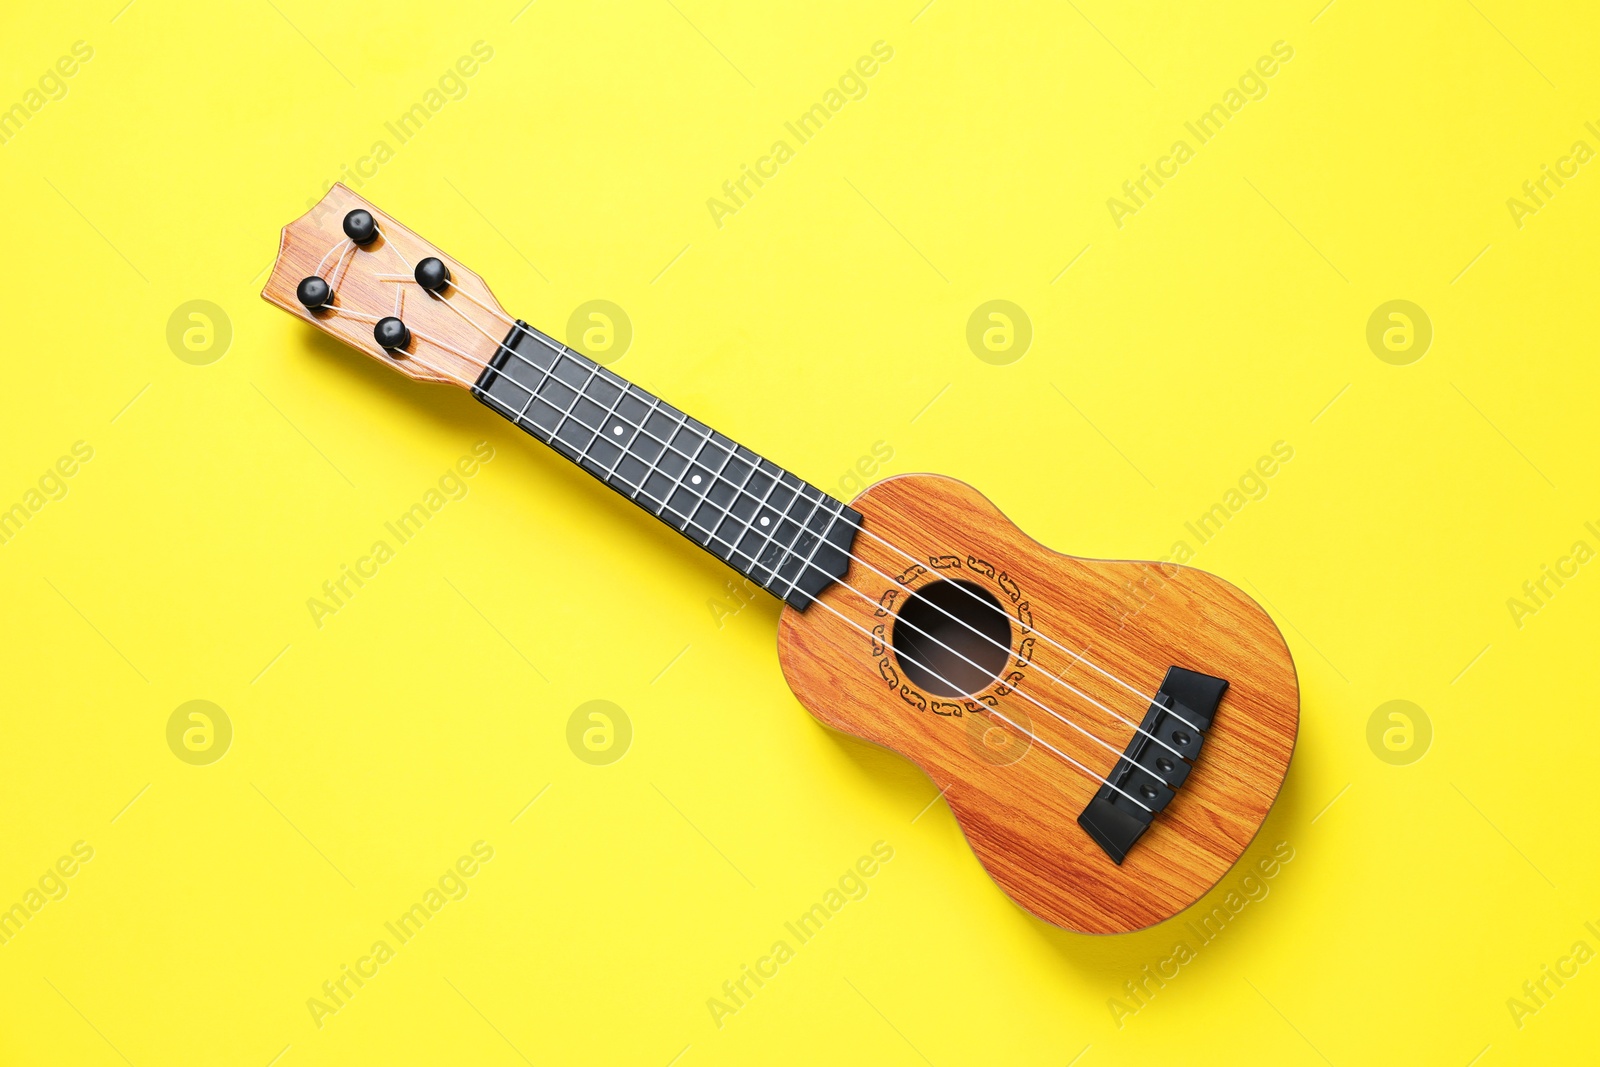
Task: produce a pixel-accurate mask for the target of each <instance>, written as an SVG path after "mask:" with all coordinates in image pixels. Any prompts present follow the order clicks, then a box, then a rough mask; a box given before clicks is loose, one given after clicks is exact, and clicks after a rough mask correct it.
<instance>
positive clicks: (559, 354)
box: [500, 330, 845, 600]
mask: <svg viewBox="0 0 1600 1067" xmlns="http://www.w3.org/2000/svg"><path fill="white" fill-rule="evenodd" d="M528 335H531V336H532V337H533V339H534V340H535V341H537V342H538V343H539V344H542V345H543V346H544V347H545V348H547V349H549V350H550V351H551V352H552V353H553V354H554V356H555V359H554V360H552V361H551V364H550V367H549V369H547V370H545V371H544V373H543V376H542V377H541V378H540V380H539V382H538V384H537V385H536V386H535V390H537V389H538V388H542V387H543V386H544V384H545V382H547V381H549V380H550V378H551V377H553V376H554V375H555V373H556V370H557V368H558V367H559V366H560V363H561V360H563V359H565V358H569V357H570V358H571V359H572V360H574V361H575V362H577V363H578V364H579V366H582V364H583V363H589V365H590V368H591V369H590V372H589V378H588V380H586V381H585V382H584V385H583V388H584V390H587V389H588V387H589V385H590V383H591V382H593V380H594V377H595V375H596V374H597V373H599V372H600V371H601V370H602V368H601V367H600V365H599V364H598V363H594V362H592V361H590V360H587V359H584V358H583V357H580V356H579V355H578V354H577V353H576V352H572V351H571V350H569V349H568V348H567V347H566V346H564V345H559V344H556V343H555V342H553V341H552V340H550V339H549V338H547V337H545V336H544V335H543V334H542V333H539V332H538V331H536V330H529V331H525V332H524V336H528ZM500 373H501V374H502V376H505V377H509V376H508V375H505V374H504V372H503V371H502V372H500ZM609 376H610V377H613V378H616V379H617V382H620V383H622V384H623V385H625V386H629V387H631V385H632V383H629V382H626V381H625V380H624V379H621V378H617V376H616V375H614V374H612V375H609ZM511 381H512V384H513V385H516V386H518V387H520V388H526V387H525V386H523V385H522V383H520V382H518V381H517V380H516V379H514V378H513V379H511ZM647 395H650V397H651V400H652V402H653V406H652V408H651V410H650V411H649V412H647V413H646V414H645V416H644V417H643V418H642V419H641V420H640V422H639V424H638V426H637V428H636V429H635V431H634V438H633V439H634V440H635V441H636V440H637V439H638V436H639V434H641V433H644V432H645V422H646V421H647V420H648V419H649V417H650V415H652V414H654V413H655V412H656V411H658V410H670V411H673V412H675V413H676V414H677V416H678V420H677V426H676V427H675V428H674V429H673V430H672V431H671V432H670V433H668V434H667V440H666V441H661V442H660V443H661V451H660V452H659V453H658V454H657V456H656V459H655V460H653V461H652V462H651V463H650V464H649V465H648V466H647V469H646V471H645V474H644V475H643V476H642V477H641V478H640V480H639V484H638V485H636V486H633V487H632V489H633V492H632V493H630V494H629V498H630V499H633V500H637V499H638V496H639V494H640V493H641V492H643V491H644V486H645V483H646V482H648V481H649V479H650V475H651V474H659V473H661V471H660V461H661V459H662V457H664V456H665V455H666V454H667V453H668V452H669V451H672V452H677V454H678V455H680V456H682V455H683V453H682V452H681V451H679V450H678V449H677V448H676V447H675V446H674V445H673V444H672V440H673V439H674V438H675V437H676V436H677V432H678V431H679V430H684V429H687V430H690V431H692V432H693V433H694V435H695V436H696V437H698V438H699V439H700V443H699V445H698V446H697V447H696V448H695V450H694V455H693V456H692V457H688V458H687V462H686V463H685V465H684V468H683V471H682V472H681V473H680V474H679V475H678V477H677V478H676V479H675V480H674V481H673V483H672V484H671V485H670V486H669V487H668V489H667V491H666V493H665V494H664V499H663V500H662V501H661V502H660V504H659V506H658V507H657V508H656V510H655V512H654V514H655V516H656V517H657V518H661V519H662V520H663V521H668V520H666V519H665V518H664V514H665V512H666V509H667V507H668V504H669V503H670V502H671V499H672V497H673V495H674V494H675V493H676V492H677V491H678V490H679V489H681V488H683V481H684V479H685V478H686V477H687V476H688V474H689V472H690V470H691V469H692V468H693V467H694V466H695V464H697V463H698V462H699V460H700V455H701V453H702V452H704V451H705V446H706V445H708V444H710V443H711V441H712V437H711V436H710V435H711V434H712V433H713V432H714V431H712V430H711V429H710V427H707V428H706V434H705V435H702V434H701V433H700V431H698V430H695V429H694V427H693V426H692V425H691V424H690V421H689V417H688V416H687V415H685V414H684V413H683V412H681V411H677V409H676V408H672V407H671V406H670V405H667V406H666V407H665V408H663V407H662V406H661V398H660V397H657V396H655V395H653V394H647ZM582 396H583V394H582V393H581V392H580V393H579V397H582ZM535 398H536V393H530V394H529V399H528V403H527V404H525V405H524V406H523V407H524V411H526V409H527V408H528V407H529V406H531V405H532V403H533V400H534V399H535ZM619 401H620V397H619ZM546 403H548V401H546ZM576 407H577V399H576V398H575V399H574V400H573V403H572V404H570V405H568V407H567V410H566V411H565V412H563V413H562V417H561V421H560V422H558V423H557V424H556V431H555V432H553V433H552V434H551V435H550V440H551V441H552V442H554V441H555V439H556V438H555V433H558V432H560V430H561V428H562V426H563V425H564V424H565V422H566V420H567V419H568V418H570V417H572V412H573V410H575V408H576ZM613 410H615V408H613ZM520 417H521V416H520V415H519V419H520ZM650 436H651V437H654V436H655V435H654V434H651V435H650ZM657 440H659V439H657ZM591 443H592V442H591ZM730 443H732V444H733V445H734V449H735V450H736V449H737V448H738V447H739V445H738V444H737V443H736V442H730ZM718 447H721V446H720V445H719V446H718ZM630 448H631V444H630ZM585 451H587V449H586V450H585ZM752 455H754V453H752ZM732 456H733V451H729V452H728V455H727V457H725V458H724V459H723V463H722V468H723V469H726V467H727V464H728V460H729V459H731V458H732ZM622 458H623V457H622V456H619V457H618V459H617V463H616V464H613V466H612V469H613V471H615V469H616V466H617V465H618V464H620V462H621V460H622ZM757 458H758V461H759V457H757ZM773 466H774V467H777V464H773ZM777 469H778V472H779V474H778V477H777V478H776V479H774V481H773V484H772V485H771V486H770V487H769V488H768V490H767V494H766V496H765V497H763V498H762V506H765V504H766V502H767V501H768V500H770V499H771V497H772V493H773V492H774V491H775V490H776V489H777V487H778V484H779V483H780V482H782V481H783V478H784V476H788V477H790V478H793V479H794V481H795V482H796V483H797V484H796V485H795V486H793V487H792V488H793V489H794V490H795V495H796V496H797V497H798V498H799V499H802V500H803V499H806V491H807V490H811V491H813V492H815V493H816V494H817V499H816V501H815V502H814V503H813V504H812V507H811V511H810V512H808V513H807V515H806V517H805V520H804V521H803V522H802V523H800V524H799V526H798V529H797V531H796V536H795V542H794V543H795V544H798V543H799V539H800V538H801V537H804V536H805V534H806V533H807V532H808V530H807V527H809V526H810V524H811V520H812V519H814V518H816V516H817V513H818V512H819V510H821V508H822V506H823V504H824V503H825V502H826V501H827V500H828V499H830V498H829V496H828V494H827V493H824V492H823V491H822V490H821V489H818V488H817V487H816V486H814V485H812V484H811V483H809V482H807V481H805V480H804V479H802V478H800V477H799V476H797V475H795V474H794V473H792V472H790V471H787V470H784V469H783V468H782V467H777ZM753 473H754V472H753V471H752V474H753ZM719 474H720V471H719ZM746 482H747V484H748V479H746ZM623 484H624V485H627V480H626V479H623ZM785 487H786V488H791V487H789V486H787V485H786V486H785ZM709 490H710V487H709V486H708V487H707V493H708V494H709ZM737 499H738V496H737V495H736V496H735V497H734V500H735V501H736V500H737ZM702 502H704V503H711V504H712V506H713V508H716V507H717V505H716V503H715V502H714V501H712V500H711V499H710V497H709V495H707V496H706V497H705V499H704V500H703V501H702ZM791 503H792V501H791ZM835 503H837V504H838V505H839V510H838V511H837V512H836V513H835V514H834V515H833V516H832V518H830V519H829V520H828V522H827V524H826V526H825V527H824V529H823V532H822V533H820V534H817V535H816V537H817V541H816V543H815V544H814V545H812V546H811V551H810V552H809V553H808V554H807V556H806V558H805V560H804V562H803V563H802V564H801V567H800V569H799V570H797V571H796V572H795V576H794V577H793V578H791V579H790V580H789V588H788V590H787V592H785V593H784V594H783V596H782V597H781V598H780V599H784V600H787V599H788V597H789V596H791V595H793V593H794V590H795V589H796V588H797V587H798V586H799V583H800V578H801V577H802V576H803V575H804V574H805V572H806V571H807V570H809V569H810V567H811V566H812V564H813V561H814V560H815V558H816V554H817V552H818V551H820V550H821V548H822V543H823V542H824V541H825V540H826V538H827V534H829V533H831V532H832V531H833V527H834V524H835V523H837V522H838V520H839V519H840V518H842V517H843V515H844V507H845V505H844V503H843V501H835ZM674 510H676V509H674ZM696 510H697V509H696ZM719 510H721V513H722V518H728V517H730V516H731V517H733V518H737V517H738V516H736V515H733V512H732V510H731V506H730V508H729V509H719ZM784 511H785V516H786V515H787V512H788V508H787V506H786V507H785V509H784ZM759 514H760V512H759V509H758V510H757V515H759ZM692 521H693V520H692V518H691V517H684V519H683V525H682V526H680V527H678V528H677V529H678V531H679V532H680V533H685V532H687V530H688V528H689V525H690V523H691V522H692ZM782 523H783V519H782V518H781V517H780V518H778V519H775V520H774V524H773V529H772V533H770V534H767V535H765V536H766V544H765V545H763V546H762V548H761V551H765V550H766V548H767V547H768V546H771V545H777V546H778V548H779V551H780V553H781V555H780V558H779V559H778V561H777V562H776V563H775V564H774V566H773V569H772V574H771V575H770V576H769V577H768V579H767V581H766V582H764V583H763V584H762V587H763V588H765V589H767V591H768V592H772V588H771V585H772V582H774V581H775V580H776V579H777V578H778V576H779V571H781V570H782V568H783V565H784V563H786V562H788V558H789V557H790V556H797V553H796V552H795V550H794V548H793V546H792V545H790V546H785V545H783V544H781V543H780V542H779V541H778V540H777V534H778V532H779V530H780V529H781V527H782ZM720 524H721V519H719V520H718V523H717V525H720ZM668 525H671V523H670V522H668ZM748 530H749V524H748V523H747V524H746V532H748ZM707 536H708V538H709V539H710V540H711V541H723V542H724V543H726V539H725V538H722V537H719V536H718V535H717V533H716V530H715V527H713V528H712V529H710V530H708V531H707ZM728 547H729V552H730V557H731V556H732V555H734V554H737V551H738V545H737V543H734V544H730V545H729V546H728ZM759 559H760V553H759V552H758V553H757V554H756V555H755V556H754V557H752V564H753V563H754V561H755V560H759ZM726 561H731V560H726Z"/></svg>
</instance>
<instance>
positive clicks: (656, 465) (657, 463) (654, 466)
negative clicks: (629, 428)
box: [628, 398, 684, 515]
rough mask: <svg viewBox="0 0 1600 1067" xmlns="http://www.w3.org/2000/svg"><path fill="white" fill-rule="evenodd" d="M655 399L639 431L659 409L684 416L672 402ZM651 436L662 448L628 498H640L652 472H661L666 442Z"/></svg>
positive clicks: (636, 437) (640, 431)
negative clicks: (662, 402) (667, 402)
mask: <svg viewBox="0 0 1600 1067" xmlns="http://www.w3.org/2000/svg"><path fill="white" fill-rule="evenodd" d="M653 399H655V400H656V406H655V407H654V408H653V409H651V411H650V414H649V415H646V416H645V417H644V418H643V419H640V420H639V433H644V432H645V426H646V425H648V424H649V422H650V415H654V414H655V413H656V412H657V411H659V412H661V413H663V414H665V413H666V412H669V411H676V412H677V414H678V417H679V418H680V419H681V418H683V417H684V415H683V412H681V411H678V409H677V408H675V407H673V406H672V405H671V404H667V405H664V406H663V405H662V404H661V401H660V399H659V398H653ZM669 417H670V416H669ZM672 433H677V430H673V431H672ZM668 436H669V437H670V436H671V434H668ZM650 438H651V440H653V441H655V442H656V443H657V444H660V445H661V450H660V451H659V452H657V453H656V458H655V459H653V460H651V461H650V462H649V463H646V464H645V470H644V477H642V478H640V479H639V484H638V485H636V486H634V489H633V492H632V493H629V494H628V499H629V500H634V501H637V500H638V499H639V493H640V491H641V490H643V489H644V484H645V482H648V481H649V480H650V476H651V475H652V474H660V473H661V457H662V456H665V455H666V454H667V446H666V445H665V444H663V443H662V442H661V439H660V438H658V437H656V435H655V434H650ZM638 439H639V438H638V434H635V435H634V440H635V441H637V440H638ZM657 514H658V515H659V514H660V512H657Z"/></svg>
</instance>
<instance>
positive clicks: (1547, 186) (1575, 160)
mask: <svg viewBox="0 0 1600 1067" xmlns="http://www.w3.org/2000/svg"><path fill="white" fill-rule="evenodd" d="M1583 126H1584V128H1585V129H1586V130H1588V131H1589V132H1590V133H1591V134H1592V135H1593V136H1594V137H1596V138H1600V127H1597V126H1596V125H1595V124H1594V123H1593V122H1585V123H1584V124H1583ZM1594 156H1595V152H1594V149H1593V148H1592V147H1591V146H1590V145H1589V142H1587V141H1574V142H1572V147H1571V148H1570V149H1569V150H1568V151H1567V154H1566V155H1564V156H1561V157H1559V158H1558V159H1557V160H1556V163H1555V166H1554V167H1552V166H1551V165H1550V164H1548V163H1541V164H1540V165H1539V174H1538V175H1537V176H1536V177H1533V178H1530V179H1528V180H1527V181H1525V182H1523V183H1522V194H1521V195H1520V196H1508V197H1506V210H1507V211H1509V212H1511V222H1512V225H1514V226H1516V228H1517V229H1519V230H1520V229H1522V228H1523V227H1524V226H1526V225H1527V220H1528V218H1529V217H1530V216H1532V215H1537V214H1538V213H1539V212H1540V210H1542V209H1543V208H1546V207H1548V206H1549V204H1550V201H1551V200H1554V199H1555V196H1556V194H1557V193H1559V192H1560V191H1561V190H1562V189H1565V188H1566V187H1567V182H1569V181H1571V180H1572V179H1574V178H1576V177H1577V176H1578V175H1579V173H1581V171H1582V167H1583V165H1584V164H1585V163H1588V162H1589V161H1590V160H1591V159H1593V158H1594Z"/></svg>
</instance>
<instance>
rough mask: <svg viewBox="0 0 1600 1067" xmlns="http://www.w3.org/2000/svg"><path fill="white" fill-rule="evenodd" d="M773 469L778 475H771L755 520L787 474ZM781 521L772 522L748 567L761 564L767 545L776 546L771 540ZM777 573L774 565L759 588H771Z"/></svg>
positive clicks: (779, 469) (781, 469)
mask: <svg viewBox="0 0 1600 1067" xmlns="http://www.w3.org/2000/svg"><path fill="white" fill-rule="evenodd" d="M761 462H762V461H761V460H760V457H757V465H758V466H759V465H760V463H761ZM773 467H774V468H776V470H777V472H778V473H777V474H775V475H773V477H772V484H771V485H769V486H767V492H766V495H764V496H763V497H762V498H761V501H760V502H759V503H758V504H756V513H755V516H754V517H755V518H757V519H760V518H761V512H762V511H764V510H765V509H766V507H767V503H768V502H769V501H770V500H771V499H772V494H773V492H774V490H776V489H777V488H778V486H780V485H782V484H783V476H784V475H785V474H788V473H789V472H788V471H786V470H784V469H783V468H782V467H779V466H778V465H777V464H776V463H774V464H773ZM782 521H783V520H782V519H776V520H774V521H773V524H772V533H770V534H767V536H766V542H767V543H766V544H764V545H762V546H760V548H758V549H757V550H756V552H755V553H754V554H753V555H752V556H751V557H750V566H751V567H752V568H754V567H756V566H758V565H759V564H760V562H761V553H762V552H765V551H766V550H767V547H768V546H769V545H776V544H777V541H775V540H774V539H773V538H774V536H775V535H776V534H777V532H778V529H779V527H780V525H781V524H782ZM745 525H746V526H749V523H746V524H745ZM752 528H753V527H752ZM782 551H783V550H782V547H781V546H779V555H780V556H781V555H782ZM780 562H781V560H780ZM777 573H778V568H777V565H776V564H774V565H773V568H772V573H771V574H769V575H767V580H766V581H764V582H762V583H761V588H763V589H769V588H771V585H772V579H773V578H774V577H776V576H777Z"/></svg>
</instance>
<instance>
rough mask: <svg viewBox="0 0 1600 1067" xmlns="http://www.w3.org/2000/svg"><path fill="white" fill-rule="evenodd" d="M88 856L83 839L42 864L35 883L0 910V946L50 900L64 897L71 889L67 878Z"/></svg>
mask: <svg viewBox="0 0 1600 1067" xmlns="http://www.w3.org/2000/svg"><path fill="white" fill-rule="evenodd" d="M92 859H94V846H93V845H91V844H89V843H88V842H87V841H75V842H73V845H72V852H71V854H70V855H66V854H63V855H62V856H61V857H60V858H59V859H57V860H56V861H55V863H53V864H51V865H50V866H49V867H46V868H45V871H44V873H43V874H41V875H40V876H39V880H38V882H37V884H36V885H31V886H29V887H28V889H27V891H26V892H24V893H23V894H22V899H20V900H18V901H17V902H16V903H15V904H13V905H11V907H9V908H7V909H5V910H3V911H0V945H9V944H11V942H12V941H13V940H14V939H15V938H16V936H17V935H18V934H20V933H22V928H23V927H24V926H27V925H28V923H30V922H32V921H33V920H34V918H35V917H36V916H37V915H38V914H39V913H40V912H41V911H43V910H44V909H45V906H46V905H48V904H49V903H50V902H51V901H56V900H65V899H66V897H67V893H68V891H69V890H70V889H71V887H70V886H69V885H68V884H67V879H68V878H71V877H72V876H73V875H75V874H77V873H78V871H79V870H81V869H82V866H83V864H85V863H88V862H89V861H90V860H92Z"/></svg>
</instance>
